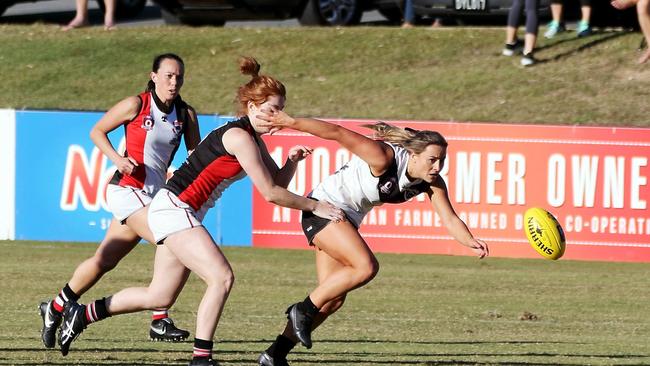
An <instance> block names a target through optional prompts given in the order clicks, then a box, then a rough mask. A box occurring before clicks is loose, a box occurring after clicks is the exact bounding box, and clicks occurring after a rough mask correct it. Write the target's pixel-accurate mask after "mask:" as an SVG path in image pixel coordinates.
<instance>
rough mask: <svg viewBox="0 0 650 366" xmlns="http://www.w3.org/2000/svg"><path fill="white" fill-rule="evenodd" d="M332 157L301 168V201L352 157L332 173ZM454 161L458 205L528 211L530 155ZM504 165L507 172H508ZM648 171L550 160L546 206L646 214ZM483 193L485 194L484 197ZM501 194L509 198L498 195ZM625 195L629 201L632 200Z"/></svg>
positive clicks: (463, 154)
mask: <svg viewBox="0 0 650 366" xmlns="http://www.w3.org/2000/svg"><path fill="white" fill-rule="evenodd" d="M282 152H283V151H282V148H281V147H276V148H274V149H273V152H272V154H271V155H272V156H273V158H274V160H276V161H278V160H281V157H282ZM331 154H332V152H331V151H330V150H329V149H328V148H324V147H319V148H316V149H315V150H314V152H313V154H312V156H311V158H310V159H307V160H304V161H301V162H300V163H299V164H298V168H297V170H296V175H295V176H294V178H293V179H292V181H291V183H290V185H289V187H288V189H289V190H290V191H291V192H294V193H296V194H299V195H304V194H306V193H307V192H308V190H311V189H313V188H315V187H316V186H317V185H318V184H319V183H320V182H322V181H323V180H324V179H325V178H326V177H327V176H329V175H330V174H332V173H333V172H334V171H335V170H337V169H340V167H341V166H343V165H344V164H345V163H347V162H348V161H349V159H350V157H351V154H350V152H349V151H348V150H346V149H343V148H338V149H336V150H335V152H334V154H335V157H334V167H332V166H331V165H332V157H331ZM483 154H485V163H483V159H484V157H483ZM450 158H452V157H451V156H450ZM453 158H454V160H451V159H450V162H451V163H449V164H445V165H444V166H443V170H442V171H441V172H440V176H441V177H442V178H443V179H444V180H445V182H446V183H448V178H449V177H448V173H449V171H450V166H451V168H452V169H455V177H454V179H455V182H453V183H452V184H451V185H449V184H448V186H450V190H449V192H450V196H452V197H453V198H454V199H455V201H456V203H466V204H481V203H487V204H490V205H502V204H504V203H506V204H508V205H517V206H525V205H526V203H527V197H526V191H527V189H526V183H527V182H526V178H527V176H530V174H527V172H526V170H527V169H528V167H527V160H526V156H525V155H523V154H521V153H511V154H504V153H501V152H484V153H481V152H475V151H474V152H472V151H459V152H457V153H456V154H454V156H453ZM628 160H629V164H628ZM504 163H505V164H506V166H503V164H504ZM306 164H310V166H309V168H310V169H311V171H310V172H309V174H310V180H311V182H310V184H309V185H310V187H306V185H307V182H308V179H307V176H306V173H307V166H306ZM452 165H453V166H452ZM647 166H648V158H647V157H642V156H637V157H630V158H626V157H622V156H599V155H567V156H565V155H563V154H561V153H554V154H551V155H550V156H549V157H548V161H547V167H546V168H547V170H546V183H547V186H546V202H547V203H548V205H549V206H551V207H562V206H563V205H565V204H567V203H570V204H571V205H573V207H576V208H578V207H585V208H593V207H595V206H597V205H598V206H600V207H601V208H626V207H625V205H626V204H629V208H632V209H636V210H645V209H647V207H648V205H647V201H646V200H645V199H644V197H645V196H644V192H643V191H642V190H643V189H644V188H646V187H647V186H648V179H647V174H646V173H645V172H646V171H647V170H646V169H644V168H646V167H647ZM533 168H534V169H535V170H536V172H537V173H536V174H535V176H537V177H539V176H540V174H539V173H542V174H543V172H540V171H538V170H539V169H543V167H541V166H540V167H537V166H535V167H533ZM628 182H629V183H628ZM535 183H536V184H537V183H538V182H535ZM503 185H505V187H503ZM483 188H484V192H482V189H483ZM626 189H627V190H628V191H626ZM568 190H569V192H570V194H571V198H570V202H567V193H566V192H567V191H568ZM599 190H602V196H600V197H597V195H601V193H600V192H599ZM499 191H501V192H504V193H502V194H499V193H498V192H499ZM626 195H629V199H628V198H627V197H626ZM601 197H602V200H601ZM425 200H426V195H424V194H421V195H418V196H417V197H415V200H413V201H417V202H424V201H425Z"/></svg>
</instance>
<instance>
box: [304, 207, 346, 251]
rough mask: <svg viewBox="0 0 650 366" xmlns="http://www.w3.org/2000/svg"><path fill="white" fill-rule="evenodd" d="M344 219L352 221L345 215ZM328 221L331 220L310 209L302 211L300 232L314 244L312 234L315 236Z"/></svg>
mask: <svg viewBox="0 0 650 366" xmlns="http://www.w3.org/2000/svg"><path fill="white" fill-rule="evenodd" d="M310 198H311V197H310ZM345 219H346V220H348V221H349V222H350V223H352V221H351V220H350V219H349V218H348V217H347V215H346V216H345ZM330 222H332V221H331V220H328V219H324V218H322V217H320V216H316V215H315V214H314V213H313V212H311V211H303V212H302V232H303V233H305V236H306V237H307V242H308V243H309V245H314V243H313V240H314V236H316V234H318V233H319V232H320V231H321V230H323V228H324V227H325V226H327V224H329V223H330ZM352 225H354V224H352ZM357 229H358V228H357Z"/></svg>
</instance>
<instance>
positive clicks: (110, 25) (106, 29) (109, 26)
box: [104, 23, 117, 31]
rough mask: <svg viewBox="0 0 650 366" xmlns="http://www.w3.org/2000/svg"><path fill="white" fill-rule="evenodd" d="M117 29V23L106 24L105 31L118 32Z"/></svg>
mask: <svg viewBox="0 0 650 366" xmlns="http://www.w3.org/2000/svg"><path fill="white" fill-rule="evenodd" d="M116 29H117V26H116V25H115V23H110V24H104V30H105V31H112V30H116Z"/></svg>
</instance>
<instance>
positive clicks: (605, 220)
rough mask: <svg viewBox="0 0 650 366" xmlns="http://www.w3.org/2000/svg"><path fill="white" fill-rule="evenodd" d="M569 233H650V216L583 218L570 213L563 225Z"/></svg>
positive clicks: (647, 234)
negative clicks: (586, 231)
mask: <svg viewBox="0 0 650 366" xmlns="http://www.w3.org/2000/svg"><path fill="white" fill-rule="evenodd" d="M562 227H563V228H564V231H565V232H567V233H572V232H573V233H580V232H582V231H583V230H588V231H590V232H591V233H594V234H616V235H646V236H649V235H650V218H647V217H622V216H618V217H616V216H592V217H590V218H583V217H582V216H580V215H568V216H566V217H565V218H564V224H563V225H562Z"/></svg>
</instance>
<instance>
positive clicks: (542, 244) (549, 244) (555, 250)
mask: <svg viewBox="0 0 650 366" xmlns="http://www.w3.org/2000/svg"><path fill="white" fill-rule="evenodd" d="M524 223H525V226H524V231H525V232H526V237H527V238H528V242H529V243H530V245H531V246H532V247H533V248H534V249H535V250H536V251H537V253H539V254H541V255H542V256H543V257H544V258H546V259H553V260H556V259H559V258H560V257H562V255H563V254H564V248H565V247H566V240H565V238H564V230H562V226H561V225H560V223H559V222H558V221H557V219H556V218H555V217H554V216H553V215H551V213H550V212H548V211H546V210H545V209H543V208H539V207H532V208H529V209H528V210H526V213H525V214H524Z"/></svg>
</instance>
